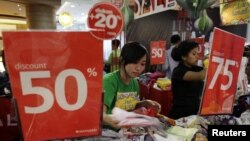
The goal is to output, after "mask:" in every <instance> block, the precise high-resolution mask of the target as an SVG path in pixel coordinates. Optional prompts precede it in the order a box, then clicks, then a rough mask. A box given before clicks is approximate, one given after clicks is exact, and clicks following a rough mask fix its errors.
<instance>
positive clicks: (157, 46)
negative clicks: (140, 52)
mask: <svg viewBox="0 0 250 141" xmlns="http://www.w3.org/2000/svg"><path fill="white" fill-rule="evenodd" d="M165 48H166V41H152V42H151V43H150V64H151V65H157V64H164V63H165V56H166V53H165V52H166V49H165Z"/></svg>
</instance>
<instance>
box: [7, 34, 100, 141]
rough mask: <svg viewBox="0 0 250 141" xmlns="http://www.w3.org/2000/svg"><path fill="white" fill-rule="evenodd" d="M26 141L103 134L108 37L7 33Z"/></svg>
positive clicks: (10, 68)
mask: <svg viewBox="0 0 250 141" xmlns="http://www.w3.org/2000/svg"><path fill="white" fill-rule="evenodd" d="M3 43H4V49H5V55H6V61H7V67H8V70H9V74H10V80H11V85H12V92H13V94H14V97H15V98H16V99H17V105H18V111H19V116H20V120H21V127H22V133H23V138H24V140H26V141H33V140H34V141H36V140H50V139H62V138H73V137H82V136H94V135H99V134H100V133H101V127H100V126H101V116H102V108H101V107H102V69H103V61H102V59H103V57H102V56H103V53H102V50H103V49H102V42H101V41H100V40H97V39H95V38H94V37H92V36H91V34H90V33H88V32H53V31H51V32H49V31H48V32H4V33H3Z"/></svg>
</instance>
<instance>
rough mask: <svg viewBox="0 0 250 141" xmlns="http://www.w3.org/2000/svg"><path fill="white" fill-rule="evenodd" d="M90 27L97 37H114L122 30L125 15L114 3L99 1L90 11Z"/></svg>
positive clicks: (102, 38) (104, 38)
mask: <svg viewBox="0 0 250 141" xmlns="http://www.w3.org/2000/svg"><path fill="white" fill-rule="evenodd" d="M88 27H89V28H90V31H91V34H92V35H93V36H94V37H95V38H97V39H100V40H107V39H113V38H115V37H116V36H117V35H119V34H120V32H121V31H122V27H123V17H122V14H121V12H120V10H119V9H118V8H117V7H116V6H115V5H113V4H112V3H108V2H101V3H97V4H96V5H94V6H93V8H92V9H90V11H89V14H88Z"/></svg>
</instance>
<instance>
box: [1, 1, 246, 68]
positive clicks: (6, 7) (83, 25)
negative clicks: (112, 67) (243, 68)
mask: <svg viewBox="0 0 250 141" xmlns="http://www.w3.org/2000/svg"><path fill="white" fill-rule="evenodd" d="M101 1H108V2H111V1H115V0H0V50H1V49H2V47H3V43H2V35H1V31H4V30H61V31H88V26H87V16H88V11H89V10H90V8H91V7H92V6H93V5H94V4H95V3H98V2H101ZM131 1H132V0H131ZM219 5H220V4H219V0H218V2H216V3H215V4H213V5H212V6H211V7H210V8H207V13H208V15H209V17H210V18H211V19H212V21H213V26H214V27H218V28H221V29H223V30H226V31H228V32H231V33H234V34H237V35H239V36H242V37H244V38H246V37H247V24H241V25H232V26H222V25H221V20H220V13H219V11H220V10H219ZM63 12H67V13H69V14H70V15H71V18H70V19H69V20H70V22H71V23H70V24H69V25H67V26H62V24H60V22H59V15H60V14H61V13H63ZM179 13H180V11H177V10H168V11H164V12H160V13H157V14H153V15H150V16H146V17H143V18H140V19H136V20H134V21H133V22H132V23H131V24H130V25H129V26H128V28H127V30H126V31H125V33H124V32H122V33H121V35H120V36H119V37H117V38H118V39H120V40H121V41H122V45H123V44H124V42H125V39H124V37H125V38H126V40H127V41H138V42H141V43H143V44H144V45H145V46H146V47H149V46H150V41H157V40H166V41H169V39H170V36H171V35H172V34H173V33H176V32H178V33H179V34H181V35H182V38H183V39H187V38H190V37H191V36H196V37H200V36H202V35H201V34H200V33H199V32H198V31H197V30H195V29H194V27H193V22H194V21H193V20H192V19H190V18H189V17H184V18H179V19H178V18H177V17H178V14H179ZM187 21H190V22H191V26H192V28H191V29H186V25H184V24H186V22H187ZM179 24H180V25H181V27H180V26H179ZM192 33H193V34H192ZM194 33H195V34H194ZM210 33H211V32H209V33H207V34H206V35H203V36H205V39H206V41H207V42H208V43H209V40H211V36H210ZM125 35H126V36H125ZM183 35H184V36H183ZM122 45H121V46H122ZM208 47H209V45H208ZM110 52H111V41H110V40H105V41H104V60H107V58H108V55H109V54H110ZM2 70H3V66H2V63H1V64H0V71H2ZM147 70H149V68H147Z"/></svg>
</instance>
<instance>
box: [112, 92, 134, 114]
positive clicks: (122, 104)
mask: <svg viewBox="0 0 250 141" xmlns="http://www.w3.org/2000/svg"><path fill="white" fill-rule="evenodd" d="M138 102H139V98H138V96H137V93H136V92H127V93H120V92H118V93H117V100H116V103H115V107H118V108H121V109H124V110H126V111H131V110H134V109H135V106H136V104H137V103H138Z"/></svg>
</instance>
